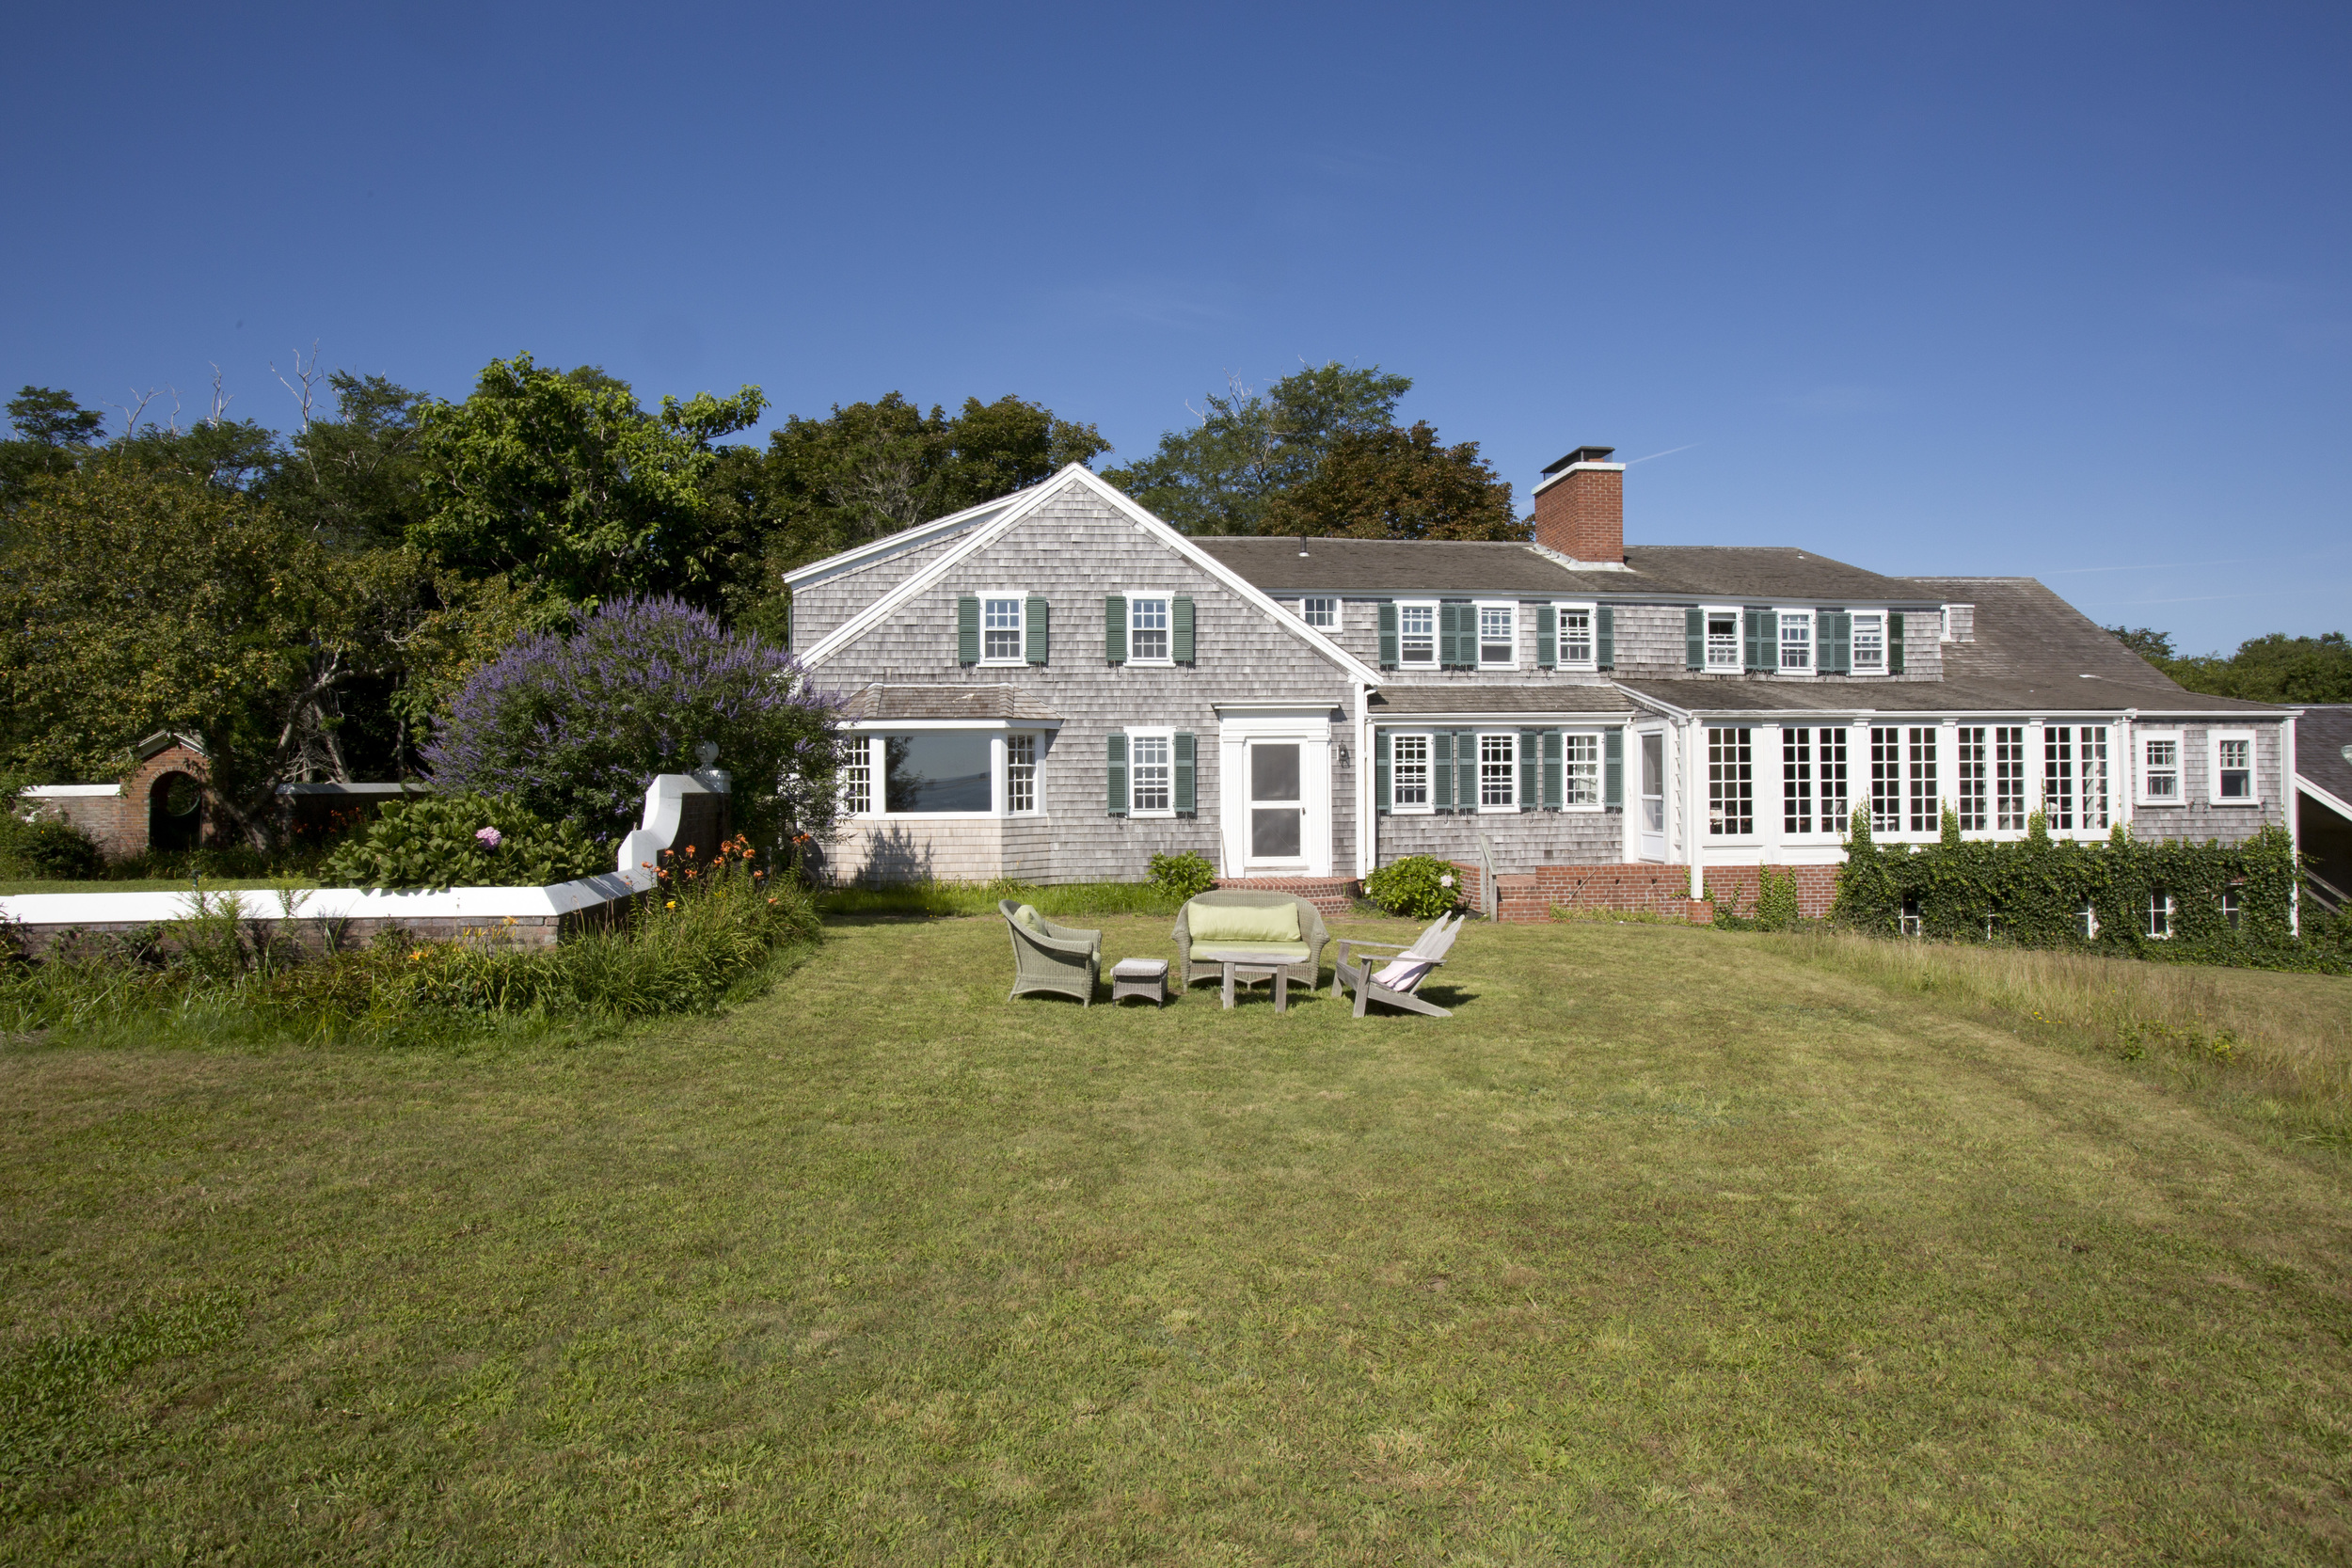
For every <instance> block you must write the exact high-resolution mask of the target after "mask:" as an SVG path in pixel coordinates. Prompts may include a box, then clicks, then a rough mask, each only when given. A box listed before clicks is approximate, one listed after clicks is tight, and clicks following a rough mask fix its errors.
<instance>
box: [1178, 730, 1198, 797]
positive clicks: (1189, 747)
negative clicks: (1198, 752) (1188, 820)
mask: <svg viewBox="0 0 2352 1568" xmlns="http://www.w3.org/2000/svg"><path fill="white" fill-rule="evenodd" d="M1193 775H1194V768H1193V743H1192V732H1191V731H1190V730H1178V731H1177V732H1176V815H1177V816H1191V815H1192V814H1193V812H1194V810H1195V806H1194V787H1193Z"/></svg>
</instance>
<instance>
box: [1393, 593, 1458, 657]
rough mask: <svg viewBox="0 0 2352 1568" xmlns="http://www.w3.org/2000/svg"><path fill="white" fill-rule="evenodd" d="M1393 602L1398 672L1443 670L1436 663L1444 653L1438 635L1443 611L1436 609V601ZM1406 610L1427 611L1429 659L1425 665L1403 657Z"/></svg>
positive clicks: (1442, 643) (1400, 600)
mask: <svg viewBox="0 0 2352 1568" xmlns="http://www.w3.org/2000/svg"><path fill="white" fill-rule="evenodd" d="M1394 602H1395V604H1396V667H1397V668H1398V669H1400V670H1438V669H1442V668H1444V666H1443V665H1441V664H1439V663H1438V658H1439V657H1440V656H1441V655H1442V654H1443V653H1444V652H1445V648H1444V642H1443V639H1442V638H1441V636H1440V634H1439V622H1440V619H1441V617H1442V615H1443V611H1442V610H1440V609H1439V608H1438V601H1437V600H1436V599H1398V600H1396V601H1394ZM1406 610H1427V611H1429V658H1428V660H1427V662H1425V663H1424V662H1423V661H1422V660H1420V659H1413V658H1406V657H1405V612H1406Z"/></svg>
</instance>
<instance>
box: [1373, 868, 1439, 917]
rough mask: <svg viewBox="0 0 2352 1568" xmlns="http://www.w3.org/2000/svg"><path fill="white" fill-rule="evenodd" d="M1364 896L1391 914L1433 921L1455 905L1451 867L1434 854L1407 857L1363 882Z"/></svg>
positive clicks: (1381, 869) (1378, 871)
mask: <svg viewBox="0 0 2352 1568" xmlns="http://www.w3.org/2000/svg"><path fill="white" fill-rule="evenodd" d="M1364 893H1365V895H1367V896H1369V897H1370V898H1371V899H1372V901H1373V902H1374V903H1375V904H1377V905H1379V906H1380V907H1381V908H1382V909H1384V910H1386V911H1388V912H1389V913H1391V914H1401V915H1407V916H1410V917H1411V918H1412V919H1415V920H1435V919H1436V918H1437V917H1438V916H1439V915H1441V914H1446V913H1449V912H1451V911H1453V909H1454V905H1455V904H1456V903H1457V902H1459V899H1458V897H1457V896H1456V890H1455V887H1454V867H1453V865H1452V864H1450V863H1447V862H1445V861H1441V860H1439V859H1438V858H1437V857H1436V856H1435V855H1407V856H1406V857H1405V858H1404V859H1403V860H1399V861H1391V863H1388V864H1387V865H1384V866H1382V867H1381V868H1380V869H1379V870H1377V871H1375V872H1374V873H1373V874H1372V875H1371V876H1369V877H1367V878H1365V879H1364Z"/></svg>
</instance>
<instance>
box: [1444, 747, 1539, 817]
mask: <svg viewBox="0 0 2352 1568" xmlns="http://www.w3.org/2000/svg"><path fill="white" fill-rule="evenodd" d="M1487 736H1502V737H1503V738H1505V739H1507V740H1509V741H1510V742H1511V803H1510V804H1509V805H1507V806H1490V805H1488V804H1486V737H1487ZM1524 743H1525V736H1521V735H1520V734H1519V732H1518V731H1517V730H1478V731H1474V732H1472V735H1471V738H1470V745H1471V746H1473V747H1475V748H1476V750H1475V751H1474V752H1472V753H1471V755H1470V787H1471V788H1473V789H1475V790H1477V791H1478V815H1479V816H1518V815H1519V769H1520V768H1521V767H1522V766H1523V765H1524V763H1525V761H1526V759H1525V758H1524V757H1521V756H1520V755H1519V747H1520V746H1521V745H1523V744H1524ZM1454 777H1455V778H1456V779H1459V778H1460V777H1461V759H1460V758H1459V757H1456V758H1455V759H1454ZM1455 809H1456V810H1459V809H1460V802H1458V801H1456V802H1455Z"/></svg>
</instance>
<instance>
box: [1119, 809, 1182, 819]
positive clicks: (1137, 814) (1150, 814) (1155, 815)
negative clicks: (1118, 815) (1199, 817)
mask: <svg viewBox="0 0 2352 1568" xmlns="http://www.w3.org/2000/svg"><path fill="white" fill-rule="evenodd" d="M1125 815H1126V816H1127V817H1128V819H1129V820H1131V821H1135V822H1172V821H1174V820H1175V819H1176V813H1175V811H1174V810H1173V809H1170V810H1168V811H1131V812H1128V813H1126V814H1125Z"/></svg>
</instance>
